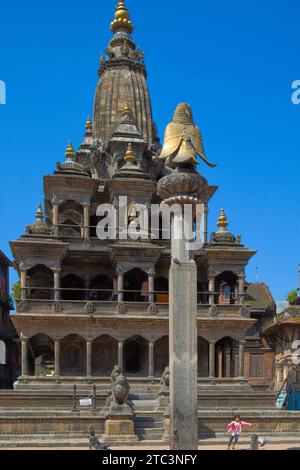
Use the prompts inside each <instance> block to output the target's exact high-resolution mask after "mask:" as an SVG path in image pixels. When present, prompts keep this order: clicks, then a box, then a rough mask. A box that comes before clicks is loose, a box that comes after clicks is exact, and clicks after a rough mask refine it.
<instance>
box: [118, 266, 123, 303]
mask: <svg viewBox="0 0 300 470" xmlns="http://www.w3.org/2000/svg"><path fill="white" fill-rule="evenodd" d="M123 290H124V274H123V273H122V274H118V302H123V299H124V292H123Z"/></svg>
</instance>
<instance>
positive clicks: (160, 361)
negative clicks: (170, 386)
mask: <svg viewBox="0 0 300 470" xmlns="http://www.w3.org/2000/svg"><path fill="white" fill-rule="evenodd" d="M168 366H169V336H162V338H159V339H158V340H157V341H155V343H154V375H155V376H156V377H161V376H162V373H163V371H164V370H165V368H166V367H168Z"/></svg>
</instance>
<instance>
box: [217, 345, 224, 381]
mask: <svg viewBox="0 0 300 470" xmlns="http://www.w3.org/2000/svg"><path fill="white" fill-rule="evenodd" d="M222 377H223V351H222V348H221V347H220V348H219V350H218V378H219V379H221V378H222Z"/></svg>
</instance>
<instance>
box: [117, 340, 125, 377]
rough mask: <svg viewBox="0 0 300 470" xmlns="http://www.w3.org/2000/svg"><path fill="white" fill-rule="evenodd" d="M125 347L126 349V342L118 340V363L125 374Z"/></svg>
mask: <svg viewBox="0 0 300 470" xmlns="http://www.w3.org/2000/svg"><path fill="white" fill-rule="evenodd" d="M123 347H124V341H123V340H122V339H120V340H118V363H119V367H120V369H121V371H122V372H123Z"/></svg>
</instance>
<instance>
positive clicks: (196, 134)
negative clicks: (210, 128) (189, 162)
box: [190, 126, 216, 168]
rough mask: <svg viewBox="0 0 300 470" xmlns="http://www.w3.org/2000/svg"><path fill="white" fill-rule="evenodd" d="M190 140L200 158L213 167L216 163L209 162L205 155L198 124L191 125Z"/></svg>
mask: <svg viewBox="0 0 300 470" xmlns="http://www.w3.org/2000/svg"><path fill="white" fill-rule="evenodd" d="M190 140H191V142H192V144H193V146H194V148H195V150H196V152H197V154H198V155H200V157H201V158H202V160H203V161H204V162H205V163H206V164H207V165H208V166H210V167H212V168H215V167H216V165H215V164H214V163H210V162H209V161H208V160H207V158H206V155H205V151H204V147H203V140H202V136H201V132H200V129H199V127H198V126H192V128H191V130H190Z"/></svg>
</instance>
